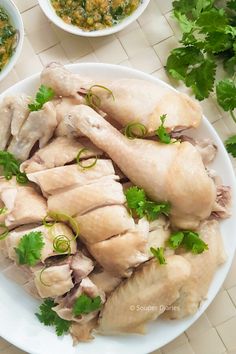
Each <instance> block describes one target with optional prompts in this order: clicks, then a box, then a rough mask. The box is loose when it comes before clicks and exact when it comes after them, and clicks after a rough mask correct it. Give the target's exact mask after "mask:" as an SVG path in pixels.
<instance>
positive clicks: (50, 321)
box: [35, 299, 71, 336]
mask: <svg viewBox="0 0 236 354" xmlns="http://www.w3.org/2000/svg"><path fill="white" fill-rule="evenodd" d="M56 305H57V304H55V302H54V301H53V300H52V299H46V300H44V302H43V303H42V304H41V305H40V307H39V311H40V312H39V313H36V314H35V315H36V317H37V318H38V320H39V321H40V322H41V323H43V324H44V325H45V326H55V329H56V334H57V335H58V336H62V335H63V334H65V333H67V332H68V331H69V328H70V326H71V322H70V321H66V320H63V319H62V318H60V317H59V316H58V314H57V313H56V312H55V311H53V310H52V308H53V307H54V306H56Z"/></svg>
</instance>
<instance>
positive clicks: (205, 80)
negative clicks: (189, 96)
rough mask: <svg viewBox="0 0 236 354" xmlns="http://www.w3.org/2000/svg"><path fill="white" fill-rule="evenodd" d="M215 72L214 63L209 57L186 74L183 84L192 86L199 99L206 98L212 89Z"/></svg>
mask: <svg viewBox="0 0 236 354" xmlns="http://www.w3.org/2000/svg"><path fill="white" fill-rule="evenodd" d="M215 73H216V64H215V63H214V62H213V61H212V60H210V59H205V60H204V61H203V62H202V63H201V64H200V65H199V66H198V67H195V68H193V69H192V70H191V71H190V73H189V74H187V75H186V79H185V84H186V86H187V87H191V88H192V90H193V92H194V94H195V96H196V98H197V99H198V100H199V101H202V100H203V99H204V98H207V97H208V96H209V94H210V92H211V91H212V90H213V85H214V81H215Z"/></svg>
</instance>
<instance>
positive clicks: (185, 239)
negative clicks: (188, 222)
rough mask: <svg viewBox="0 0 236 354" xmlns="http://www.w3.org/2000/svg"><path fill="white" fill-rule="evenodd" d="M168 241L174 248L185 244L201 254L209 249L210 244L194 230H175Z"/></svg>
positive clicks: (187, 247)
mask: <svg viewBox="0 0 236 354" xmlns="http://www.w3.org/2000/svg"><path fill="white" fill-rule="evenodd" d="M168 243H169V246H170V247H171V248H173V249H177V248H178V247H180V246H183V247H185V248H186V249H187V250H188V251H191V252H192V253H194V254H199V253H202V252H204V251H205V250H208V245H207V244H206V243H205V242H204V241H203V240H202V239H201V238H200V235H199V234H198V233H197V232H194V231H177V232H174V233H173V234H172V235H171V236H170V238H169V240H168Z"/></svg>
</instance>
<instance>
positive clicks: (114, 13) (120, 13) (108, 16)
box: [51, 0, 141, 31]
mask: <svg viewBox="0 0 236 354" xmlns="http://www.w3.org/2000/svg"><path fill="white" fill-rule="evenodd" d="M51 3H52V6H53V7H54V9H55V11H56V14H57V15H58V16H59V17H61V18H62V20H63V21H65V22H66V23H68V24H72V25H75V26H78V27H79V28H81V29H83V30H85V31H95V30H101V29H104V28H107V27H112V26H113V25H115V24H117V23H119V22H120V21H122V20H123V19H124V18H125V17H127V16H129V15H131V14H132V13H133V12H134V11H135V10H136V9H137V7H138V6H139V4H140V3H141V0H51Z"/></svg>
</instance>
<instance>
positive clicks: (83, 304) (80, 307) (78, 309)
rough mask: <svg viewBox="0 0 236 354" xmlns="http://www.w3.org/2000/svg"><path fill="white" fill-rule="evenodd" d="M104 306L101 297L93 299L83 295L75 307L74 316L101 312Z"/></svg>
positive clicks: (77, 300)
mask: <svg viewBox="0 0 236 354" xmlns="http://www.w3.org/2000/svg"><path fill="white" fill-rule="evenodd" d="M101 306H102V299H101V297H100V296H96V297H95V298H91V297H89V296H88V295H86V294H81V295H80V296H79V297H78V298H77V299H76V301H75V303H74V305H73V309H72V311H73V314H74V315H75V316H80V315H82V314H88V313H90V312H93V311H96V310H99V309H100V308H101Z"/></svg>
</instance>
